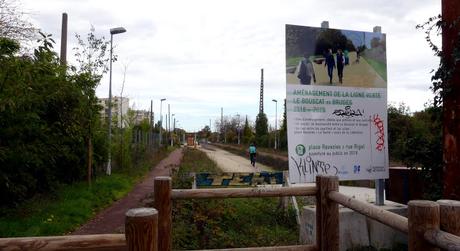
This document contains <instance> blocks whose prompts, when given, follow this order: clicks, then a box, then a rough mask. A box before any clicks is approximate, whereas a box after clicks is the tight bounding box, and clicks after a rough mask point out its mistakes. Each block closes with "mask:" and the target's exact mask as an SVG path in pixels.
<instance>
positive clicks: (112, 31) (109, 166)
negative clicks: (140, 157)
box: [106, 27, 126, 175]
mask: <svg viewBox="0 0 460 251" xmlns="http://www.w3.org/2000/svg"><path fill="white" fill-rule="evenodd" d="M123 32H126V29H125V28H123V27H117V28H112V29H110V73H109V76H110V77H109V109H108V110H109V114H108V125H109V134H108V144H109V149H108V152H109V158H108V161H107V169H106V174H107V175H111V174H112V156H111V149H110V148H111V144H112V54H113V35H115V34H120V33H123Z"/></svg>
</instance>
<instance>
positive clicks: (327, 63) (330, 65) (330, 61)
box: [324, 49, 335, 84]
mask: <svg viewBox="0 0 460 251" xmlns="http://www.w3.org/2000/svg"><path fill="white" fill-rule="evenodd" d="M324 67H327V75H328V76H329V83H330V84H332V73H333V71H334V67H335V60H334V55H333V54H332V49H329V50H328V52H327V53H326V60H324Z"/></svg>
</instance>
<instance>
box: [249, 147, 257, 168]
mask: <svg viewBox="0 0 460 251" xmlns="http://www.w3.org/2000/svg"><path fill="white" fill-rule="evenodd" d="M249 159H250V160H251V165H252V166H255V165H256V146H255V145H254V143H251V145H250V146H249Z"/></svg>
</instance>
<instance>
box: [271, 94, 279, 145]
mask: <svg viewBox="0 0 460 251" xmlns="http://www.w3.org/2000/svg"><path fill="white" fill-rule="evenodd" d="M272 101H273V102H275V150H276V149H277V148H278V137H277V134H278V100H276V99H273V100H272Z"/></svg>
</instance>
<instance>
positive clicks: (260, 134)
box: [255, 112, 268, 146]
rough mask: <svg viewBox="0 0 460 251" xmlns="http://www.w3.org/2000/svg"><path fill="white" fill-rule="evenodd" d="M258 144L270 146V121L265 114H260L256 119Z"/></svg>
mask: <svg viewBox="0 0 460 251" xmlns="http://www.w3.org/2000/svg"><path fill="white" fill-rule="evenodd" d="M255 139H256V143H257V145H259V146H267V145H268V119H267V115H265V113H263V112H260V113H259V114H258V115H257V118H256V138H255Z"/></svg>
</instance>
